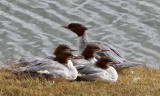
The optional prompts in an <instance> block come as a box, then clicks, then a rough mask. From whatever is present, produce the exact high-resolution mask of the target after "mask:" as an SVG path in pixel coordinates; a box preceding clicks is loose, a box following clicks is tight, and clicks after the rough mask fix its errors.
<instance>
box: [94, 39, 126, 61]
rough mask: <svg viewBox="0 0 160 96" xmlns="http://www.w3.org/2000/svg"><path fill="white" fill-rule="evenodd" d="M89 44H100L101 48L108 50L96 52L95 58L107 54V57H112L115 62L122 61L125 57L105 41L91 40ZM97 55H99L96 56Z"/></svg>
mask: <svg viewBox="0 0 160 96" xmlns="http://www.w3.org/2000/svg"><path fill="white" fill-rule="evenodd" d="M91 44H96V45H98V46H100V47H101V48H102V49H105V50H110V51H107V52H97V53H96V55H95V56H96V58H99V57H102V56H107V57H108V58H110V59H112V60H113V61H114V62H116V63H123V62H124V61H125V59H124V58H123V57H122V56H121V55H120V53H119V52H118V51H117V50H116V49H115V48H114V47H113V46H112V45H109V44H107V43H106V42H91ZM97 55H98V56H99V57H97Z"/></svg>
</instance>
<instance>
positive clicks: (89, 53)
mask: <svg viewBox="0 0 160 96" xmlns="http://www.w3.org/2000/svg"><path fill="white" fill-rule="evenodd" d="M105 51H109V50H102V49H101V48H100V47H99V46H97V45H95V44H88V45H87V46H86V48H85V49H84V50H83V52H82V53H81V55H82V56H83V57H84V59H80V60H72V62H73V65H74V66H75V67H76V69H77V70H79V69H82V68H83V67H85V66H87V65H88V64H94V63H95V62H97V59H96V58H95V57H94V53H96V52H105Z"/></svg>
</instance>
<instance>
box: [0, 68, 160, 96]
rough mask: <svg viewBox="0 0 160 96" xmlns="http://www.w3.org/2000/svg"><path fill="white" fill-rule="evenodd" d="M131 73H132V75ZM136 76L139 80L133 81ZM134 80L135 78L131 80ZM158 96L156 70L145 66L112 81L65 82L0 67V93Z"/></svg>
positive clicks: (159, 74) (159, 73)
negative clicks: (17, 74) (51, 80)
mask: <svg viewBox="0 0 160 96" xmlns="http://www.w3.org/2000/svg"><path fill="white" fill-rule="evenodd" d="M132 73H133V74H132ZM136 78H139V80H137V81H136ZM134 80H135V81H134ZM4 95H5V96H6V95H7V96H10V95H12V96H13V95H14V96H30V95H31V96H54V95H58V96H59V95H60V96H61V95H62V96H64V95H76V96H77V95H78V96H88V95H92V96H100V95H101V96H160V71H159V70H156V69H149V68H133V69H125V70H123V74H119V80H118V81H117V82H116V83H108V82H103V81H92V82H89V81H65V80H57V82H56V83H54V84H53V83H52V82H50V81H47V80H45V79H38V78H37V79H36V78H35V79H33V78H31V77H25V76H20V77H16V76H15V75H14V74H12V73H10V72H8V71H7V70H4V69H1V70H0V96H4Z"/></svg>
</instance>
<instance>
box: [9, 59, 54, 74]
mask: <svg viewBox="0 0 160 96" xmlns="http://www.w3.org/2000/svg"><path fill="white" fill-rule="evenodd" d="M54 63H55V62H54V61H52V60H47V59H40V60H38V61H36V62H34V64H31V65H27V66H25V67H20V68H16V69H9V70H10V71H11V72H13V73H18V72H19V73H23V72H37V71H40V70H48V69H50V68H53V65H54Z"/></svg>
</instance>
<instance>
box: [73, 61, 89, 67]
mask: <svg viewBox="0 0 160 96" xmlns="http://www.w3.org/2000/svg"><path fill="white" fill-rule="evenodd" d="M72 63H73V66H74V67H75V68H76V69H81V68H84V67H85V66H87V65H89V64H90V62H89V61H88V60H85V59H81V60H72Z"/></svg>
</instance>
